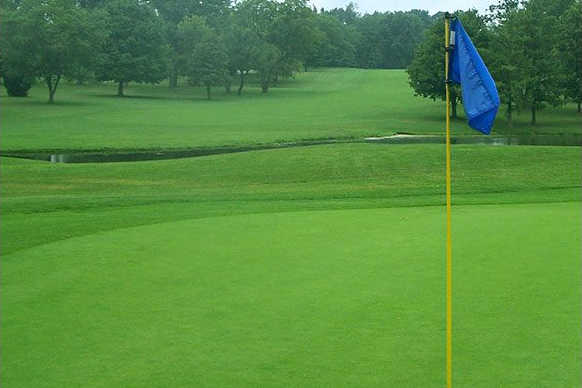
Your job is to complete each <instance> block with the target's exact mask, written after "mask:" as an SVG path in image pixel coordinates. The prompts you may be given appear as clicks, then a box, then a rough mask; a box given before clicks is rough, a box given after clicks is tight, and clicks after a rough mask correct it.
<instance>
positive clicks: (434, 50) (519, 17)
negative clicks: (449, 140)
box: [407, 0, 582, 126]
mask: <svg viewBox="0 0 582 388" xmlns="http://www.w3.org/2000/svg"><path fill="white" fill-rule="evenodd" d="M456 16H457V17H459V18H460V20H461V22H462V23H463V25H464V27H465V29H466V30H467V33H468V34H469V36H470V37H471V39H472V40H473V43H474V44H475V46H476V47H477V49H478V50H479V53H480V54H481V56H482V57H483V60H484V62H485V63H486V65H487V67H488V68H489V71H490V72H491V74H492V76H493V79H494V80H495V83H496V85H497V89H498V92H499V96H500V99H501V103H502V104H503V106H504V108H505V109H504V111H505V114H506V116H507V120H508V123H509V125H510V126H511V123H512V115H513V113H514V112H515V111H516V110H527V111H529V112H530V114H531V124H532V125H535V123H536V113H537V112H538V111H539V110H540V109H542V108H543V107H544V106H546V105H553V106H556V105H560V104H564V103H567V102H574V103H576V104H577V106H578V112H580V105H581V103H582V4H581V2H580V0H528V1H523V0H501V1H499V2H498V3H497V4H495V5H493V6H491V7H490V9H489V12H488V13H487V14H486V15H480V14H478V13H477V12H476V11H474V10H472V11H467V12H457V13H456ZM440 19H441V22H440V23H437V24H434V25H433V26H432V27H431V28H429V29H428V30H427V32H426V36H425V39H424V40H423V41H422V43H421V44H420V45H419V46H418V48H417V49H416V51H415V56H414V59H413V61H412V63H411V64H410V65H409V66H408V69H407V71H408V75H409V81H410V85H411V86H412V88H413V89H414V90H415V92H416V94H417V95H421V96H424V97H430V98H432V99H443V100H444V98H445V86H444V82H443V80H444V78H445V72H444V70H445V69H444V65H443V63H444V55H445V54H444V48H443V46H444V37H443V35H444V27H443V22H442V21H443V16H442V15H440ZM459 102H461V96H460V89H459V87H458V86H454V87H452V88H451V103H452V113H451V115H452V116H453V117H456V116H457V104H458V103H459Z"/></svg>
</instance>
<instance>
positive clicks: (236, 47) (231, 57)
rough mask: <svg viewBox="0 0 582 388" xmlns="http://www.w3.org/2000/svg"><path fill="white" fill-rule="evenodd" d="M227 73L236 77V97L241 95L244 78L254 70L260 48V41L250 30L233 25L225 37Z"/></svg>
mask: <svg viewBox="0 0 582 388" xmlns="http://www.w3.org/2000/svg"><path fill="white" fill-rule="evenodd" d="M225 41H226V47H227V55H228V66H229V72H230V74H232V75H238V78H239V87H238V95H239V96H240V95H241V94H242V90H243V88H244V85H245V77H246V76H247V74H248V73H249V72H250V71H251V70H253V69H254V66H255V63H256V58H257V57H258V55H259V50H260V48H261V40H260V39H259V37H258V35H257V34H256V33H255V32H254V31H253V30H251V29H250V28H247V27H244V26H241V25H240V24H233V25H232V26H231V27H230V29H229V30H228V32H227V35H226V39H225Z"/></svg>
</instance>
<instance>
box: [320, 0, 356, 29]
mask: <svg viewBox="0 0 582 388" xmlns="http://www.w3.org/2000/svg"><path fill="white" fill-rule="evenodd" d="M322 14H327V15H329V16H332V17H334V18H335V19H337V20H339V22H340V23H342V24H346V25H351V24H355V23H356V22H357V21H358V19H359V18H360V16H361V15H360V13H359V12H358V6H357V5H356V3H354V2H351V1H350V2H349V3H348V5H346V7H345V8H334V9H332V10H329V11H323V12H322Z"/></svg>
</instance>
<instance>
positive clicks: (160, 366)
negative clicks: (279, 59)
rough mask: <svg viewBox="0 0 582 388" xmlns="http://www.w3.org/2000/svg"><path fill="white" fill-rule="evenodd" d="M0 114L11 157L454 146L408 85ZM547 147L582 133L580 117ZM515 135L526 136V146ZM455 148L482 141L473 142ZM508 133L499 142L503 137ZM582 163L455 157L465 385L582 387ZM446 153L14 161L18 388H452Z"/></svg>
mask: <svg viewBox="0 0 582 388" xmlns="http://www.w3.org/2000/svg"><path fill="white" fill-rule="evenodd" d="M114 91H115V90H114V87H113V86H84V87H72V86H70V85H64V87H63V88H62V89H60V90H59V91H58V94H57V100H58V101H59V102H58V103H57V104H56V105H55V106H49V105H47V104H45V99H46V96H45V91H44V90H43V89H42V88H35V89H33V90H32V97H31V98H28V99H13V98H7V97H5V96H2V97H1V98H0V103H1V104H2V113H1V114H2V120H0V126H1V129H2V136H1V137H0V149H1V150H2V151H9V150H17V149H23V150H39V149H62V150H88V149H104V148H109V149H112V150H115V149H138V148H139V149H147V148H171V147H176V148H187V147H193V146H197V147H198V146H199V147H207V146H208V147H209V146H221V145H228V144H233V145H234V144H256V143H269V142H276V141H281V140H297V139H317V138H320V139H321V138H328V137H333V138H340V137H342V138H349V137H360V136H364V135H372V134H377V135H382V134H390V133H393V132H396V131H400V132H414V133H436V132H439V133H440V132H442V104H441V103H433V102H431V101H429V100H424V99H421V98H417V97H414V96H413V95H412V93H411V92H410V90H409V89H408V86H407V84H406V76H405V74H404V73H403V72H402V71H365V70H326V71H317V72H310V73H307V74H300V75H299V76H298V78H297V79H296V80H290V81H287V82H285V83H283V84H282V85H281V87H279V88H276V89H273V90H272V94H269V95H267V96H262V95H261V94H260V92H259V91H258V89H256V88H250V89H249V90H248V92H247V93H246V95H245V96H244V97H242V98H239V97H237V96H225V95H222V93H221V92H218V93H215V96H216V97H217V98H216V100H215V101H210V102H208V101H204V100H203V93H202V91H200V90H198V89H194V88H186V87H184V88H180V89H178V90H174V91H171V90H169V89H166V88H161V87H150V86H136V85H131V86H130V87H129V89H128V93H129V94H130V95H132V96H133V97H128V98H123V99H119V98H116V97H113V96H112V94H113V93H114ZM539 120H540V125H539V126H538V127H536V129H535V130H536V131H537V132H539V133H571V132H575V133H580V125H579V124H580V116H579V115H577V114H576V113H575V112H574V111H573V108H572V107H569V106H568V107H565V108H561V109H555V110H546V111H544V112H542V113H541V114H540V115H539ZM526 121H527V117H526V116H525V115H524V116H523V117H520V118H519V120H518V123H516V126H515V128H513V129H512V131H514V132H525V131H529V130H530V129H529V126H528V125H527V124H526ZM454 125H455V126H454V131H455V133H463V134H472V132H471V131H470V130H468V129H466V127H465V124H464V123H463V122H461V121H459V122H456V123H454ZM496 128H497V130H498V131H501V132H503V131H505V130H506V128H504V121H503V119H502V118H501V119H500V120H499V121H498V123H497V124H496ZM581 156H582V150H581V148H580V147H526V146H520V147H515V146H512V147H493V146H476V145H473V146H471V145H458V146H453V192H454V196H453V203H454V207H453V259H454V267H453V275H454V283H453V287H454V337H453V338H454V379H455V384H456V385H457V386H462V387H483V388H488V387H497V386H510V387H524V388H530V387H537V386H548V387H554V386H564V387H573V386H577V385H578V384H579V382H580V380H581V379H582V368H581V366H580V365H582V358H581V355H580V352H579V349H580V347H581V346H582V336H581V333H580V330H579V328H580V324H581V321H580V317H581V316H582V310H581V303H580V302H581V301H580V277H581V276H582V273H581V272H582V270H581V267H580V257H581V256H582V238H581V236H582V218H581V217H580V214H581V213H580V212H581V211H582V201H581V199H582V158H581ZM443 175H444V147H443V146H442V145H400V146H398V145H386V144H334V145H320V146H310V147H301V148H288V149H273V150H264V151H253V152H244V153H236V154H225V155H213V156H207V157H200V158H189V159H177V160H165V161H150V162H134V163H103V164H51V163H47V162H40V161H31V160H24V159H13V158H0V180H1V185H0V214H2V217H1V218H0V244H1V248H2V249H1V252H0V253H1V255H2V256H1V257H2V261H1V265H2V268H1V271H0V280H1V284H2V286H1V292H0V304H1V308H2V314H1V315H0V328H1V330H0V343H1V344H2V347H1V348H0V356H1V359H2V363H0V380H1V381H2V384H3V386H5V387H19V388H21V387H25V388H26V387H34V388H37V387H64V386H86V387H143V386H148V387H167V386H173V387H190V386H200V387H228V386H232V387H245V386H248V387H255V386H266V387H289V386H295V387H304V386H330V387H332V386H333V387H335V386H346V387H357V386H361V387H370V386H378V387H380V386H381V387H384V386H394V387H441V386H443V385H444V238H443V236H444V230H443V229H444V210H443V203H444V178H443Z"/></svg>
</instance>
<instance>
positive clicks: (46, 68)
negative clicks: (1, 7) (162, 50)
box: [0, 0, 106, 103]
mask: <svg viewBox="0 0 582 388" xmlns="http://www.w3.org/2000/svg"><path fill="white" fill-rule="evenodd" d="M2 16H3V17H2V20H1V22H0V34H1V36H2V37H3V39H2V40H1V41H0V42H1V43H0V45H1V49H2V61H3V66H4V71H5V72H6V74H7V75H8V76H9V77H22V78H23V79H31V78H32V77H40V78H42V79H43V81H44V83H45V84H46V85H47V87H48V91H49V103H53V102H54V96H55V93H56V90H57V87H58V85H59V82H60V81H61V79H62V78H63V77H65V76H68V75H73V74H74V73H75V71H78V69H79V67H91V66H92V65H93V60H92V59H93V57H94V56H93V55H92V54H93V53H92V51H93V48H94V47H96V46H98V43H97V42H99V41H102V40H103V38H104V37H105V33H106V32H105V31H106V30H105V29H104V28H103V24H102V23H101V21H102V19H101V18H100V17H99V15H98V14H97V13H95V14H92V15H91V16H90V14H89V12H88V11H86V10H84V9H81V8H79V7H78V6H77V4H76V3H75V2H74V1H73V0H46V1H42V2H39V1H34V0H28V1H22V2H21V3H20V5H19V6H18V7H17V8H16V9H14V10H12V11H8V10H5V11H3V15H2ZM23 47H26V50H23Z"/></svg>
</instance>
